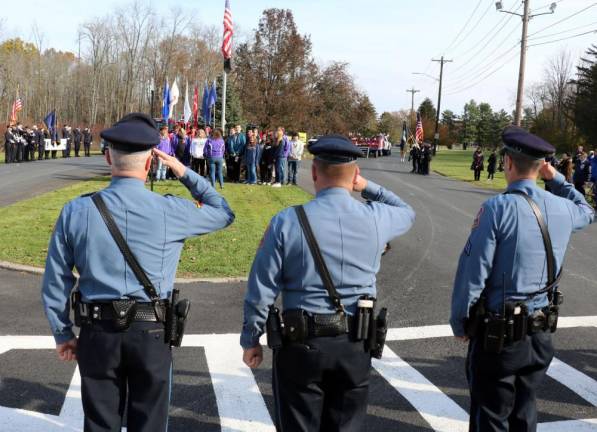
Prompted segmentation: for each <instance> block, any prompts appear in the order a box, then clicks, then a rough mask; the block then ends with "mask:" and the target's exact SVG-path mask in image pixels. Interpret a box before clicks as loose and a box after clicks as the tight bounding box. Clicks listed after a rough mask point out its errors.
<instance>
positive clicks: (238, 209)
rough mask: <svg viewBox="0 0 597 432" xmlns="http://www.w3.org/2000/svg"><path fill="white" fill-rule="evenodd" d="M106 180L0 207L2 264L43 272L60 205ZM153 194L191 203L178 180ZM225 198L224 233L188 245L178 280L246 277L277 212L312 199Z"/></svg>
mask: <svg viewBox="0 0 597 432" xmlns="http://www.w3.org/2000/svg"><path fill="white" fill-rule="evenodd" d="M107 183H108V178H100V179H94V180H89V181H84V182H80V183H77V184H74V185H72V186H68V187H66V188H63V189H58V190H56V191H54V192H49V193H46V194H43V195H40V196H37V197H35V198H32V199H29V200H25V201H21V202H18V203H16V204H13V205H11V206H8V207H3V208H0V244H2V245H3V246H2V248H0V260H3V261H10V262H15V263H21V264H28V265H33V266H39V267H43V266H44V262H45V258H46V253H47V246H48V241H49V237H50V234H51V233H52V230H53V228H54V223H55V221H56V218H57V217H58V214H59V213H60V210H61V209H62V206H63V205H64V204H65V203H66V202H67V201H69V200H71V199H73V198H75V197H77V196H79V195H82V194H84V193H88V192H92V191H96V190H99V189H102V188H104V187H105V186H106V185H107ZM154 190H155V192H157V193H160V194H166V193H171V194H174V195H178V196H182V197H187V198H191V195H190V194H189V193H188V192H187V190H186V189H185V188H184V186H182V185H181V184H180V183H179V182H178V181H167V182H164V183H159V184H156V185H155V187H154ZM223 192H224V196H225V197H226V199H227V200H228V203H229V204H230V207H231V208H232V209H233V210H234V212H235V214H236V220H235V222H234V223H233V224H232V225H231V226H230V227H228V228H227V229H225V230H223V231H219V232H217V233H215V234H208V235H206V236H202V237H197V238H193V239H190V240H189V241H187V242H186V244H185V247H184V250H183V253H182V256H181V261H180V264H179V267H178V276H179V277H235V276H246V275H247V273H248V271H249V269H250V266H251V263H252V261H253V256H254V255H255V251H256V250H257V246H258V244H259V241H260V240H261V237H262V235H263V232H264V230H265V228H266V226H267V224H268V222H269V220H270V219H271V217H272V216H273V215H274V214H276V213H277V212H278V211H280V210H281V209H283V208H285V207H288V206H291V205H296V204H301V203H303V202H306V201H308V200H309V199H310V195H309V194H307V193H306V192H304V191H303V190H302V189H299V188H297V187H283V188H279V189H276V188H271V187H267V186H247V185H237V184H226V185H225V187H224V191H223Z"/></svg>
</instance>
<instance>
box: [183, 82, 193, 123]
mask: <svg viewBox="0 0 597 432" xmlns="http://www.w3.org/2000/svg"><path fill="white" fill-rule="evenodd" d="M191 116H192V112H191V104H189V82H188V81H187V88H186V90H185V92H184V122H185V123H188V122H189V121H190V120H191Z"/></svg>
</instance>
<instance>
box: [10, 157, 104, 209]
mask: <svg viewBox="0 0 597 432" xmlns="http://www.w3.org/2000/svg"><path fill="white" fill-rule="evenodd" d="M109 173H110V168H109V167H108V165H107V164H106V162H105V160H104V158H103V156H91V157H88V158H86V157H79V158H75V157H71V158H68V159H62V158H60V159H48V160H42V161H33V162H25V163H19V164H0V179H2V180H1V181H0V207H3V206H7V205H10V204H12V203H14V202H16V201H20V200H23V199H27V198H31V197H33V196H35V195H39V194H41V193H44V192H49V191H52V190H54V189H57V188H60V187H63V186H66V185H67V184H69V183H72V182H75V181H81V180H85V179H88V178H92V177H97V176H99V175H106V174H109Z"/></svg>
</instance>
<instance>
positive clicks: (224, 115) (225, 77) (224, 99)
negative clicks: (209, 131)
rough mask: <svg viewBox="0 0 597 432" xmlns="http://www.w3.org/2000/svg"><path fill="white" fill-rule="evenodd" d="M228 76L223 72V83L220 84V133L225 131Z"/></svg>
mask: <svg viewBox="0 0 597 432" xmlns="http://www.w3.org/2000/svg"><path fill="white" fill-rule="evenodd" d="M227 78H228V74H227V73H226V71H225V70H224V83H223V84H222V132H223V133H224V131H225V130H226V81H227Z"/></svg>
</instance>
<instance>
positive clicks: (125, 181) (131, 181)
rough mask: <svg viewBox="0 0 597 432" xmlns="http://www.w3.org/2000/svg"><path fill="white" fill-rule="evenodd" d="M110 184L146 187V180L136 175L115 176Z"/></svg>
mask: <svg viewBox="0 0 597 432" xmlns="http://www.w3.org/2000/svg"><path fill="white" fill-rule="evenodd" d="M110 186H132V187H142V188H145V182H143V181H141V180H139V179H137V178H134V177H119V176H113V177H112V180H111V181H110Z"/></svg>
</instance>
